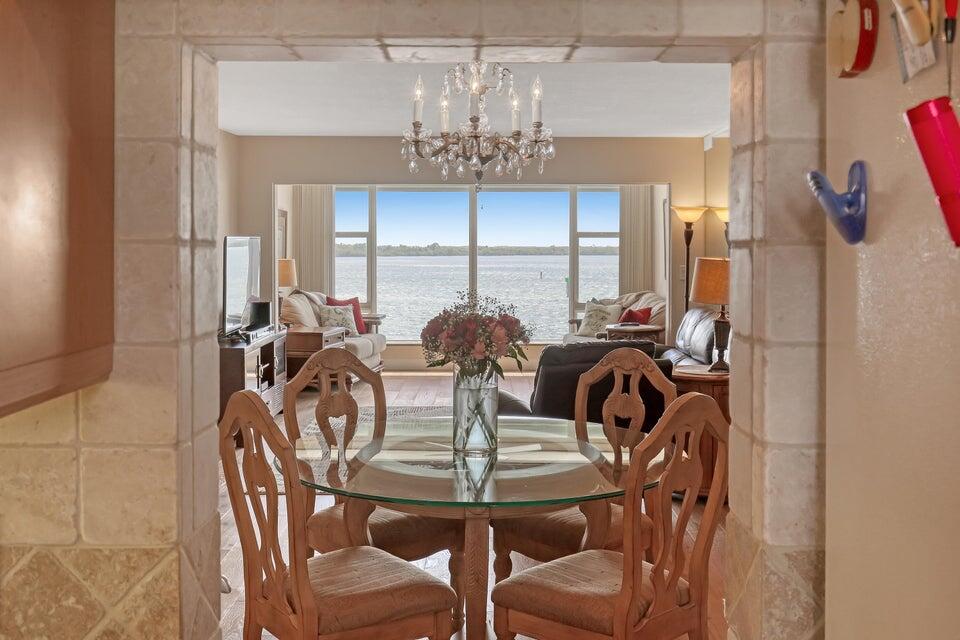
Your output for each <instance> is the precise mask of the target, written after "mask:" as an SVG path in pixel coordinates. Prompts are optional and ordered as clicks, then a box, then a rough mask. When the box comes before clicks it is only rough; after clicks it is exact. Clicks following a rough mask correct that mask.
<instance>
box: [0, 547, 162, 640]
mask: <svg viewBox="0 0 960 640" xmlns="http://www.w3.org/2000/svg"><path fill="white" fill-rule="evenodd" d="M103 613H104V610H103V607H102V606H101V605H100V603H98V602H97V600H96V599H95V598H94V597H93V596H92V595H91V594H90V592H89V591H88V590H87V588H86V587H85V586H84V585H83V584H81V583H80V581H79V580H77V579H76V578H75V577H73V575H71V574H70V572H69V571H67V570H66V569H65V568H64V567H63V566H62V565H61V564H60V563H59V562H57V559H56V558H55V557H54V556H53V555H52V554H51V553H50V552H49V551H45V550H40V551H37V552H36V553H35V554H33V555H32V556H31V557H30V558H29V559H28V560H27V561H26V563H25V564H24V565H23V566H21V567H20V568H19V569H18V570H16V571H15V572H13V574H12V575H10V576H9V577H8V578H7V580H6V581H5V582H4V583H3V584H2V585H0V638H4V640H38V639H40V638H83V637H84V636H85V635H86V634H87V632H89V631H91V630H92V629H93V628H94V626H96V624H97V622H98V621H99V620H100V618H101V616H103ZM171 637H173V636H171Z"/></svg>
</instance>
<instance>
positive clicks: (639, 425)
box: [574, 347, 677, 475]
mask: <svg viewBox="0 0 960 640" xmlns="http://www.w3.org/2000/svg"><path fill="white" fill-rule="evenodd" d="M610 374H613V390H612V391H611V392H610V395H608V396H607V398H606V400H604V402H603V409H602V416H603V434H604V435H605V436H606V437H607V441H608V442H609V443H610V446H611V447H613V453H614V460H613V466H614V473H615V474H617V475H619V473H620V469H621V468H622V465H623V452H622V449H623V448H626V449H627V451H633V448H634V447H636V446H637V443H639V442H640V441H641V440H642V439H643V431H642V429H643V424H644V420H645V418H646V412H647V409H646V406H645V405H644V403H643V398H641V397H640V382H641V380H643V379H646V380H648V381H649V383H650V384H651V385H652V386H653V388H654V389H656V390H657V391H659V392H660V393H661V394H662V395H663V401H664V406H669V405H670V403H672V402H673V401H674V400H676V399H677V385H675V384H673V383H672V382H670V380H669V379H668V378H667V376H666V375H664V373H663V371H661V370H660V367H659V366H657V363H656V362H654V360H653V358H651V357H650V356H648V355H647V354H645V353H644V352H642V351H640V350H639V349H633V348H630V347H621V348H619V349H616V350H614V351H611V352H609V353H607V354H606V355H605V356H603V357H602V358H601V359H600V362H598V363H597V364H595V365H594V366H593V367H592V368H591V369H590V370H589V371H587V372H586V373H584V374H583V375H581V376H580V380H579V381H578V382H577V395H576V404H575V408H574V421H575V423H576V430H577V437H578V438H580V439H581V440H585V439H586V438H587V399H588V398H589V396H590V388H591V387H592V386H593V385H595V384H597V383H598V382H600V381H601V380H604V379H606V378H607V377H608V376H610ZM628 380H629V383H628V382H627V381H628ZM628 385H629V386H628ZM618 419H619V420H620V421H626V424H625V425H623V426H619V425H618Z"/></svg>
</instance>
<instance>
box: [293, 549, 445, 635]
mask: <svg viewBox="0 0 960 640" xmlns="http://www.w3.org/2000/svg"><path fill="white" fill-rule="evenodd" d="M307 578H308V580H309V581H310V587H311V589H312V590H313V595H314V598H315V599H316V602H317V613H319V614H320V626H319V629H318V631H319V633H320V634H321V635H325V634H332V633H338V632H343V631H350V630H354V629H362V628H364V627H374V626H377V625H382V624H386V623H389V622H392V621H395V620H402V619H403V618H409V617H412V616H417V615H420V614H424V613H430V612H432V611H440V610H452V609H453V608H454V607H456V606H457V594H456V593H455V592H454V591H453V589H451V588H450V586H449V585H447V584H446V583H444V582H442V581H440V580H438V579H437V578H434V577H433V576H431V575H430V574H428V573H426V572H425V571H421V570H420V569H418V568H417V567H415V566H413V565H412V564H410V563H409V562H406V561H404V560H401V559H399V558H396V557H394V556H393V555H391V554H389V553H387V552H386V551H382V550H380V549H376V548H374V547H352V548H349V549H341V550H339V551H333V552H331V553H325V554H323V555H319V556H314V557H313V558H309V559H308V560H307Z"/></svg>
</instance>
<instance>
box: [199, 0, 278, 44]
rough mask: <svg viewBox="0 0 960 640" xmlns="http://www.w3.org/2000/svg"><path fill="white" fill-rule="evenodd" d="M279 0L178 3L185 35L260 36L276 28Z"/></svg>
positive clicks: (223, 0) (208, 0) (200, 0)
mask: <svg viewBox="0 0 960 640" xmlns="http://www.w3.org/2000/svg"><path fill="white" fill-rule="evenodd" d="M278 4H279V3H278V0H189V1H188V2H181V3H180V30H181V31H182V32H183V33H184V34H186V35H203V36H206V35H213V36H215V35H229V36H245V35H251V36H262V35H269V34H272V33H274V32H275V30H276V26H277V13H278V10H277V6H278Z"/></svg>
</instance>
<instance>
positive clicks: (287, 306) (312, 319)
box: [280, 294, 320, 327]
mask: <svg viewBox="0 0 960 640" xmlns="http://www.w3.org/2000/svg"><path fill="white" fill-rule="evenodd" d="M280 322H281V323H282V324H285V325H290V326H294V327H319V326H320V324H319V323H318V322H317V314H315V313H314V312H313V308H312V307H311V306H310V302H309V301H308V300H307V298H306V296H302V295H300V294H293V295H290V296H287V297H286V298H284V299H283V305H282V306H281V307H280Z"/></svg>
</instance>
